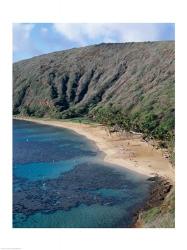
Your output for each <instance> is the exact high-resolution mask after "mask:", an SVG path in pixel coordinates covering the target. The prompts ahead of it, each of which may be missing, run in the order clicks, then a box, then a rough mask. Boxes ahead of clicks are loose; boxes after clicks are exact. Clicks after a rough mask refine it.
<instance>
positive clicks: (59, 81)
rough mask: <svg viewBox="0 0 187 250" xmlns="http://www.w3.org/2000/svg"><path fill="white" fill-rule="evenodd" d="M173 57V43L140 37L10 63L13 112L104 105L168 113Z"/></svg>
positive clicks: (77, 111) (64, 111)
mask: <svg viewBox="0 0 187 250" xmlns="http://www.w3.org/2000/svg"><path fill="white" fill-rule="evenodd" d="M174 60H175V58H174V42H146V43H124V44H100V45H94V46H88V47H84V48H78V49H71V50H67V51H61V52H54V53H50V54H46V55H42V56H38V57H34V58H31V59H28V60H24V61H20V62H17V63H14V65H13V109H14V114H18V113H23V114H25V113H26V114H28V115H36V116H53V115H54V114H55V115H58V116H59V117H61V116H62V117H68V116H70V117H71V116H80V115H82V114H87V113H89V112H90V111H91V110H92V109H93V108H94V107H96V106H103V105H104V106H107V105H110V106H115V107H119V108H121V109H122V110H123V111H124V112H125V113H126V114H135V113H141V114H144V113H145V112H149V111H151V112H152V113H154V114H156V115H157V116H159V117H160V119H163V117H164V118H165V117H171V116H173V115H174V70H175V68H174ZM140 118H141V117H140Z"/></svg>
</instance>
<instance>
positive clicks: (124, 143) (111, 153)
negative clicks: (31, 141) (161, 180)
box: [14, 117, 175, 182]
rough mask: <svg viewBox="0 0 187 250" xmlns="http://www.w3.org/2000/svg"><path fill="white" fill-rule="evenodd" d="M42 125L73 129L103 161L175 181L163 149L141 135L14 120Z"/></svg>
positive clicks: (57, 122)
mask: <svg viewBox="0 0 187 250" xmlns="http://www.w3.org/2000/svg"><path fill="white" fill-rule="evenodd" d="M14 119H20V120H27V121H32V122H37V123H40V124H45V125H51V126H56V127H61V128H67V129H71V130H73V131H74V132H76V133H78V134H80V135H82V136H85V137H87V138H88V139H89V140H92V141H93V142H95V144H96V145H97V147H98V148H99V150H100V151H102V152H104V153H105V156H104V161H106V162H108V163H110V164H115V165H119V166H120V167H125V168H128V169H130V170H132V171H135V172H138V173H140V174H144V175H147V176H154V175H159V176H163V177H166V178H168V179H169V180H170V181H171V182H174V180H175V172H174V169H173V167H172V166H171V164H170V162H169V160H168V159H167V158H165V157H164V153H163V151H162V150H161V149H156V148H155V147H153V146H152V145H151V144H150V143H148V142H146V141H144V140H143V139H142V138H141V136H140V135H130V136H129V135H119V134H117V133H112V134H109V132H108V130H107V129H106V128H105V127H104V126H102V125H95V124H84V123H77V122H70V121H64V120H62V121H61V120H51V119H45V118H42V119H38V118H26V117H14Z"/></svg>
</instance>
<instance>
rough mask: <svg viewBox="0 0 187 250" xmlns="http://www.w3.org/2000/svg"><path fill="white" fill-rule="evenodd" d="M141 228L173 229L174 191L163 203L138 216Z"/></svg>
mask: <svg viewBox="0 0 187 250" xmlns="http://www.w3.org/2000/svg"><path fill="white" fill-rule="evenodd" d="M140 221H141V223H142V224H143V225H142V226H143V227H149V228H151V227H152V228H158V227H159V228H173V227H175V193H174V189H172V190H171V191H170V193H169V194H168V195H167V197H166V198H165V200H164V202H163V203H162V204H161V205H160V206H157V207H153V208H150V209H148V210H147V211H144V212H142V213H141V214H140Z"/></svg>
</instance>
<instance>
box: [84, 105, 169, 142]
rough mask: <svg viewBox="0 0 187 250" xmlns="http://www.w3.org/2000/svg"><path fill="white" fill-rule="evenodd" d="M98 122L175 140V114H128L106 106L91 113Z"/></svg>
mask: <svg viewBox="0 0 187 250" xmlns="http://www.w3.org/2000/svg"><path fill="white" fill-rule="evenodd" d="M89 117H90V118H92V119H93V120H95V121H96V122H99V123H102V124H104V125H105V126H108V127H113V128H114V127H115V129H118V130H125V131H129V130H133V131H136V132H141V133H143V134H144V135H145V136H146V137H150V138H155V139H158V140H161V141H166V142H170V141H172V140H174V114H173V115H172V116H171V114H170V116H168V117H167V119H166V117H164V118H163V117H162V116H159V115H157V114H154V113H152V111H150V112H145V113H138V112H137V113H134V114H127V113H124V112H123V111H122V109H120V108H117V107H113V106H106V107H96V108H94V109H92V110H91V111H90V113H89Z"/></svg>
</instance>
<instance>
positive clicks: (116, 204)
mask: <svg viewBox="0 0 187 250" xmlns="http://www.w3.org/2000/svg"><path fill="white" fill-rule="evenodd" d="M148 190H149V183H148V182H147V181H146V177H145V176H142V175H139V174H136V173H134V172H131V171H129V170H127V169H121V168H119V167H117V166H113V165H110V164H106V163H104V162H103V161H102V158H101V152H99V151H98V148H97V147H96V146H95V145H94V144H93V143H92V142H90V141H89V140H87V139H86V138H85V137H82V136H80V135H78V134H76V133H74V132H72V131H71V130H68V129H62V128H57V127H52V126H46V125H40V124H36V123H32V122H26V121H18V120H14V122H13V226H14V227H23V228H27V227H28V228H32V227H50V228H52V227H63V228H67V227H70V228H72V227H76V228H77V227H84V228H85V227H86V228H90V227H94V228H97V227H98V228H99V227H120V226H121V225H123V226H126V227H128V226H129V224H130V223H131V222H132V216H133V213H134V212H135V211H136V209H137V208H138V207H139V206H140V205H141V204H142V202H143V201H144V200H145V199H146V197H147V195H148Z"/></svg>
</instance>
